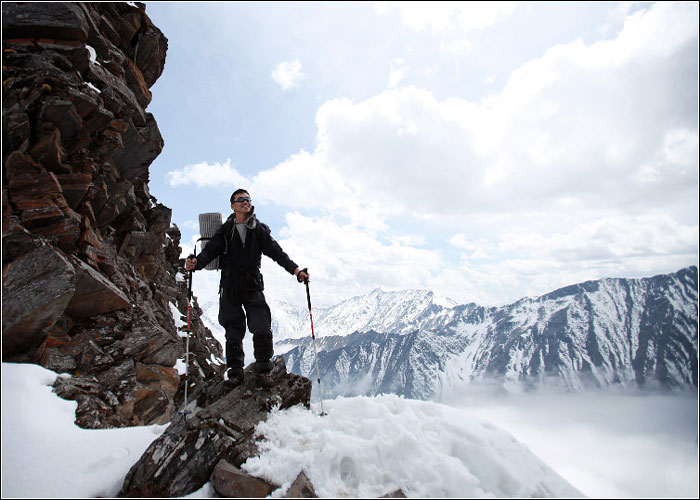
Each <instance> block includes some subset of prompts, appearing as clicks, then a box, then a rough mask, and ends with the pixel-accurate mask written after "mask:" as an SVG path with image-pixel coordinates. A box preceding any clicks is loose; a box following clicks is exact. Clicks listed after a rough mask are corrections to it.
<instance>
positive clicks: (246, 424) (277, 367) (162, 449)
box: [119, 357, 311, 497]
mask: <svg viewBox="0 0 700 500" xmlns="http://www.w3.org/2000/svg"><path fill="white" fill-rule="evenodd" d="M271 376H272V379H273V381H274V382H275V386H274V387H273V388H271V389H260V388H257V387H256V384H255V376H254V373H253V371H252V366H251V367H249V368H248V369H246V371H245V381H244V383H243V384H242V385H240V386H238V387H236V388H234V389H226V387H225V385H224V383H223V382H222V381H219V382H217V383H210V384H207V385H201V386H200V387H198V388H197V389H196V390H195V391H194V392H193V393H192V395H191V399H188V401H189V403H188V405H187V408H186V410H187V411H188V414H187V415H185V414H181V413H178V414H176V415H175V416H174V419H173V421H172V423H171V425H170V426H169V427H168V428H167V429H166V430H165V432H163V434H161V435H160V436H159V437H158V439H156V440H155V441H153V443H151V445H150V446H149V447H148V449H147V450H146V451H145V452H144V454H143V455H142V456H141V458H140V459H139V461H138V462H136V463H135V464H134V465H133V467H132V468H131V470H129V473H128V474H127V476H126V478H125V479H124V484H123V486H122V490H121V492H120V494H119V496H128V497H133V496H138V497H154V496H155V497H182V496H184V495H187V494H189V493H192V492H193V491H196V490H198V489H200V488H201V487H202V486H203V485H204V484H205V483H206V482H208V481H209V480H210V478H211V479H212V480H213V482H214V483H215V485H217V486H216V487H217V491H219V492H220V494H224V495H228V496H231V497H250V496H251V495H252V496H255V494H254V492H262V493H260V494H261V495H262V496H266V495H267V494H269V493H270V492H271V491H272V490H273V489H275V488H276V487H274V486H272V485H268V486H266V485H264V484H262V482H261V481H260V480H255V481H248V480H246V481H241V479H243V478H245V476H246V475H245V474H243V473H242V472H241V471H240V470H239V469H238V467H240V465H241V464H243V463H244V462H245V461H246V460H248V458H250V457H253V456H256V455H257V454H258V449H257V444H256V437H255V426H256V425H257V424H258V423H260V422H262V421H264V420H266V419H267V416H268V414H269V412H270V410H272V409H273V408H279V409H285V408H290V407H292V406H295V405H299V404H301V405H304V406H305V407H307V408H309V400H310V397H311V381H310V380H309V379H307V378H305V377H301V376H299V375H294V374H291V373H287V369H286V366H285V364H284V358H282V357H277V358H276V359H275V361H274V367H273V370H272V373H271ZM234 478H235V480H234ZM234 490H236V491H234Z"/></svg>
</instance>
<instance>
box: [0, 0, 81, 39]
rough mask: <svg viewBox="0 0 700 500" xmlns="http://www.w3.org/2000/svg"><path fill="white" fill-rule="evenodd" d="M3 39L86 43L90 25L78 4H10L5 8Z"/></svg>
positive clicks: (4, 5)
mask: <svg viewBox="0 0 700 500" xmlns="http://www.w3.org/2000/svg"><path fill="white" fill-rule="evenodd" d="M2 31H3V33H2V36H3V38H55V39H63V40H78V41H81V42H84V41H86V40H87V34H88V23H87V19H86V17H85V13H84V12H83V10H82V9H81V8H80V7H79V6H78V4H75V3H69V2H51V3H48V4H42V3H33V2H21V3H20V2H7V3H4V4H3V6H2Z"/></svg>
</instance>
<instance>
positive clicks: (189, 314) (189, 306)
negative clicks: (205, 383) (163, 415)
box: [182, 245, 197, 421]
mask: <svg viewBox="0 0 700 500" xmlns="http://www.w3.org/2000/svg"><path fill="white" fill-rule="evenodd" d="M193 255H194V256H195V257H196V255H197V245H195V247H194V254H193ZM189 273H190V279H189V283H188V285H187V340H186V341H185V345H186V347H185V405H184V407H183V409H182V414H183V415H184V417H185V421H187V414H188V413H189V411H188V410H187V388H188V386H189V385H190V333H191V331H192V327H191V323H190V320H191V317H192V274H193V273H194V271H189Z"/></svg>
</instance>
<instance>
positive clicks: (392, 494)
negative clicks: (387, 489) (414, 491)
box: [379, 488, 406, 498]
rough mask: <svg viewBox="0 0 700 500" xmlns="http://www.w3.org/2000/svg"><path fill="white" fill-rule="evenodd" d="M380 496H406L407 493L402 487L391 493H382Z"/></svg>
mask: <svg viewBox="0 0 700 500" xmlns="http://www.w3.org/2000/svg"><path fill="white" fill-rule="evenodd" d="M379 498H406V494H405V493H404V492H403V490H402V489H401V488H399V489H398V490H394V491H392V492H391V493H387V494H386V495H382V496H380V497H379Z"/></svg>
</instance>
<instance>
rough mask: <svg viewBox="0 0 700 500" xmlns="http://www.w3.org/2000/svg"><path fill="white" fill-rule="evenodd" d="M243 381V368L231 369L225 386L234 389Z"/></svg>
mask: <svg viewBox="0 0 700 500" xmlns="http://www.w3.org/2000/svg"><path fill="white" fill-rule="evenodd" d="M242 383H243V371H242V370H233V369H231V370H229V371H228V380H226V381H225V382H224V386H225V387H227V388H229V389H233V388H235V387H238V386H239V385H241V384H242Z"/></svg>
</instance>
